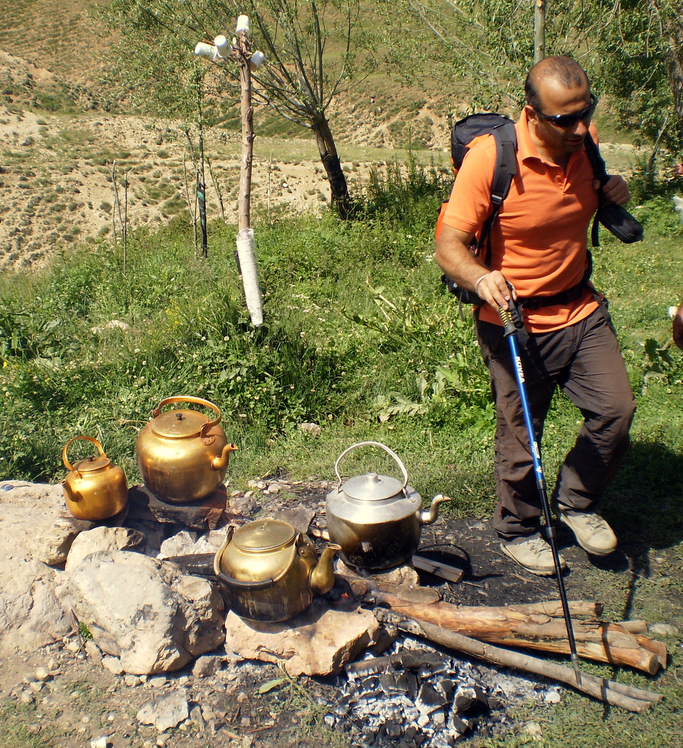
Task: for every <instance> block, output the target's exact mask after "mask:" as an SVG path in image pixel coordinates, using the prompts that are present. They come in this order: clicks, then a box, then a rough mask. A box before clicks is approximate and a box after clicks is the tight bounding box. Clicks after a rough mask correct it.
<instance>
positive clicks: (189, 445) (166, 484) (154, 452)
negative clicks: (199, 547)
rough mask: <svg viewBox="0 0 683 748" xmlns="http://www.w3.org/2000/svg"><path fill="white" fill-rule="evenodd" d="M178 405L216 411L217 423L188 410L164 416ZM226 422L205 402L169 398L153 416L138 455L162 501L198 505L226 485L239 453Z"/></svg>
mask: <svg viewBox="0 0 683 748" xmlns="http://www.w3.org/2000/svg"><path fill="white" fill-rule="evenodd" d="M173 403H193V404H194V405H202V406H205V407H207V408H211V409H212V410H213V411H215V413H216V418H214V419H213V420H209V419H208V418H207V417H206V416H205V415H204V414H203V413H200V412H199V411H196V410H187V409H182V410H178V409H176V410H168V411H166V412H164V413H162V412H161V409H162V408H163V407H164V406H166V405H171V404H173ZM220 420H221V412H220V410H219V409H218V408H217V407H216V406H215V405H214V404H213V403H210V402H209V401H208V400H202V399H201V398H199V397H191V396H177V397H169V398H166V399H165V400H162V401H161V402H160V403H159V405H158V406H157V407H156V408H155V409H154V410H153V411H152V420H151V421H150V422H149V423H148V424H147V425H146V426H145V427H144V428H143V429H142V431H141V432H140V434H139V435H138V441H137V449H136V451H137V458H138V467H139V468H140V475H141V477H142V481H143V483H144V484H145V486H146V487H147V488H148V489H149V490H150V491H151V493H152V494H153V495H154V496H155V497H156V498H157V499H160V500H161V501H168V502H172V503H178V504H182V503H186V502H191V501H198V500H199V499H203V498H205V497H206V496H208V495H209V494H210V493H211V492H212V491H215V490H216V489H217V488H218V486H220V485H221V483H222V482H223V480H224V478H225V473H226V471H227V469H228V459H229V457H230V453H231V452H234V451H235V450H236V449H237V447H236V446H235V445H234V444H229V443H228V440H227V439H226V437H225V432H224V431H223V429H222V428H221V427H220V426H219V425H218V424H219V423H220Z"/></svg>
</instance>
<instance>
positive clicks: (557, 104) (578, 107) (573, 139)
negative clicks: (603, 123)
mask: <svg viewBox="0 0 683 748" xmlns="http://www.w3.org/2000/svg"><path fill="white" fill-rule="evenodd" d="M537 90H538V94H539V99H540V102H541V106H540V107H539V109H540V111H541V112H542V113H543V114H547V115H557V114H575V113H577V112H581V111H584V110H586V108H587V107H589V106H590V104H591V95H590V90H589V88H588V84H587V83H586V84H584V85H582V86H579V87H577V88H565V87H564V86H563V85H562V84H561V83H559V82H558V81H556V80H554V79H552V78H544V79H543V80H541V81H540V84H539V86H538V89H537ZM527 111H528V114H529V119H530V120H531V121H532V122H534V124H535V131H536V135H537V136H538V137H539V138H540V139H541V140H542V141H543V144H544V145H545V146H546V148H547V149H548V150H549V151H553V152H555V153H574V152H575V151H579V150H581V147H582V146H583V140H584V138H585V137H586V133H587V132H588V125H589V124H590V115H588V116H587V117H585V118H584V119H581V120H577V121H576V122H575V123H573V124H572V125H571V126H570V127H565V128H563V127H559V126H558V125H556V124H554V123H553V122H549V121H548V120H547V119H545V118H544V117H542V116H540V115H539V113H538V112H537V111H536V110H535V109H533V108H531V107H528V110H527Z"/></svg>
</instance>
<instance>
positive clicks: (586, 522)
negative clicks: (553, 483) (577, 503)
mask: <svg viewBox="0 0 683 748" xmlns="http://www.w3.org/2000/svg"><path fill="white" fill-rule="evenodd" d="M557 509H558V512H557V514H558V516H559V518H560V520H561V521H562V522H564V523H565V525H567V526H568V527H569V528H570V529H571V530H572V531H573V532H574V536H575V537H576V542H577V543H578V544H579V545H580V546H581V547H582V548H583V550H584V551H586V552H587V553H590V554H591V555H592V556H609V554H610V553H612V552H613V551H615V550H616V547H617V543H618V542H619V541H618V540H617V536H616V535H615V534H614V533H613V532H612V528H611V527H610V526H609V525H608V524H607V522H605V520H604V519H603V518H602V517H601V516H600V515H598V514H596V513H595V512H578V511H576V510H574V509H564V508H563V507H562V506H558V507H557Z"/></svg>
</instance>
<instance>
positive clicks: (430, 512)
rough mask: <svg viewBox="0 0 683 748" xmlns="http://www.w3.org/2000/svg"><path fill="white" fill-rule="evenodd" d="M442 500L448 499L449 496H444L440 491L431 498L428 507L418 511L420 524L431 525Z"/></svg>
mask: <svg viewBox="0 0 683 748" xmlns="http://www.w3.org/2000/svg"><path fill="white" fill-rule="evenodd" d="M444 501H450V498H449V497H448V496H444V495H443V494H442V493H439V494H437V495H436V496H435V497H434V498H433V499H432V504H431V506H430V507H429V509H426V510H425V511H423V512H420V515H419V518H420V524H421V525H431V524H432V523H433V522H436V518H437V517H438V516H439V504H442V503H443V502H444Z"/></svg>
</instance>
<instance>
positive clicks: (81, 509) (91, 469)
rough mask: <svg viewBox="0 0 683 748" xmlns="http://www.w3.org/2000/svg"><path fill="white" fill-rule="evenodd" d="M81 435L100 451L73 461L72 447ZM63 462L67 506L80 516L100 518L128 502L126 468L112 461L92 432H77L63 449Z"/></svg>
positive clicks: (93, 519) (80, 517)
mask: <svg viewBox="0 0 683 748" xmlns="http://www.w3.org/2000/svg"><path fill="white" fill-rule="evenodd" d="M78 439H85V440H86V441H89V442H92V443H93V444H94V445H95V446H96V447H97V451H98V452H99V455H97V456H94V455H93V456H92V457H88V458H87V459H85V460H80V461H79V462H77V463H76V464H75V465H73V466H72V465H71V463H70V462H69V459H68V457H67V451H68V449H69V447H70V446H71V445H72V444H73V443H74V442H75V441H76V440H78ZM62 462H63V463H64V467H66V469H67V470H68V471H69V473H68V475H67V476H66V478H64V480H63V481H62V485H63V486H64V495H65V498H66V506H67V509H68V510H69V511H70V512H71V514H73V516H74V517H76V518H77V519H88V520H92V521H98V520H102V519H109V517H113V516H114V515H115V514H118V513H119V512H122V511H123V510H124V509H125V507H126V505H127V504H128V483H127V481H126V476H125V473H124V472H123V470H122V469H121V468H120V467H117V466H116V465H112V464H111V462H110V461H109V458H108V457H107V456H106V455H105V454H104V450H103V449H102V446H101V445H100V443H99V442H98V441H97V439H93V438H92V436H74V438H73V439H71V440H70V441H69V442H67V443H66V445H65V446H64V449H63V450H62Z"/></svg>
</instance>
